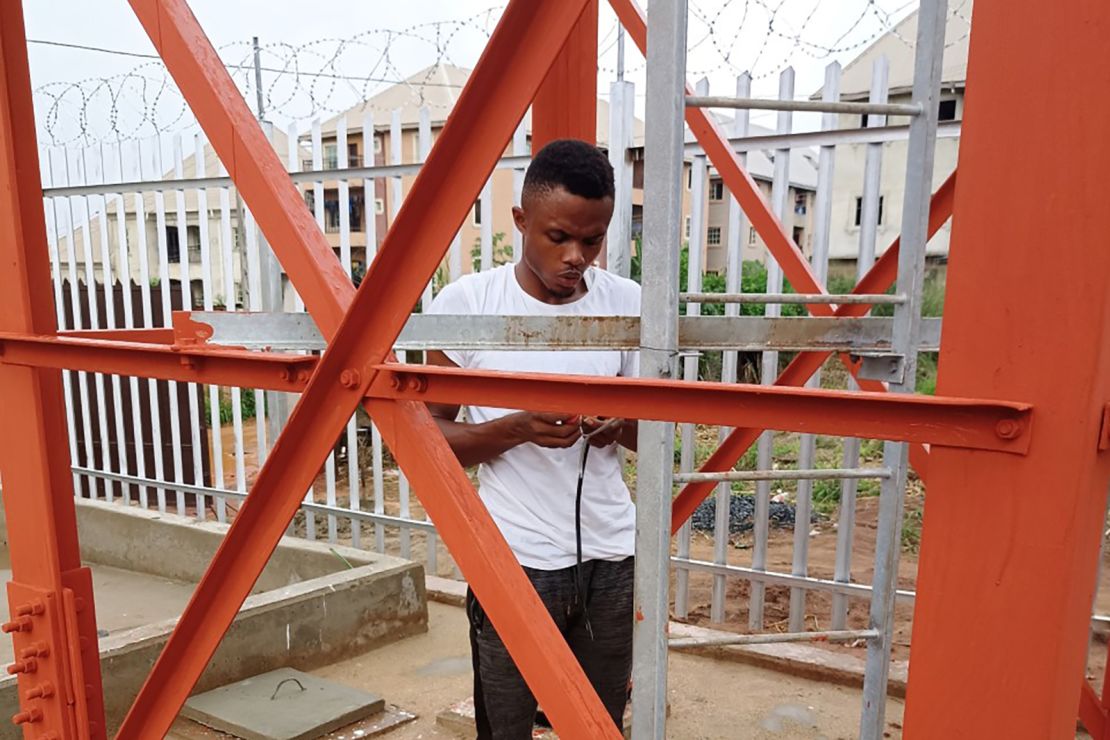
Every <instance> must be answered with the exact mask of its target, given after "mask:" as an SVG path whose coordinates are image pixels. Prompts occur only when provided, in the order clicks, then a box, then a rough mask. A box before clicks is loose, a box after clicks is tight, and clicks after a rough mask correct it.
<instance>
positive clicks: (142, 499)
mask: <svg viewBox="0 0 1110 740" xmlns="http://www.w3.org/2000/svg"><path fill="white" fill-rule="evenodd" d="M116 164H117V165H118V167H119V178H118V182H124V181H125V180H127V179H128V177H127V174H126V173H125V172H124V166H123V143H122V142H120V143H119V145H118V146H117V147H116ZM113 203H114V205H115V207H116V240H117V247H118V250H119V279H120V285H121V287H122V291H123V326H124V328H126V329H133V328H135V306H134V302H133V301H134V293H133V292H132V290H131V285H132V279H131V248H130V244H129V243H128V242H129V240H128V234H127V204H126V202H125V201H124V195H123V190H122V189H121V190H120V192H119V193H118V194H116V196H115V198H114V199H113ZM135 223H136V231H141V230H142V222H141V221H139V220H138V218H136V221H135ZM127 390H128V394H129V398H130V401H131V435H132V440H133V442H134V446H135V471H134V472H135V475H136V476H139V477H144V478H145V477H146V470H145V468H146V450H145V449H143V448H144V439H143V438H144V436H145V435H144V434H143V423H142V409H141V408H140V407H139V379H138V378H136V377H134V376H132V377H130V378H128V389H127ZM120 444H121V445H122V444H123V440H122V439H121V440H120ZM120 459H121V465H122V467H123V468H124V469H126V467H127V465H126V460H127V454H126V451H125V449H124V448H122V447H121V450H120ZM137 490H138V494H139V505H141V506H142V507H143V508H144V509H145V508H146V505H147V501H148V499H149V497H150V492H149V490H148V489H147V487H146V486H145V485H140V486H138V487H137ZM128 495H129V496H130V494H128Z"/></svg>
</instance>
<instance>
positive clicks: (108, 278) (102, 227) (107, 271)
mask: <svg viewBox="0 0 1110 740" xmlns="http://www.w3.org/2000/svg"><path fill="white" fill-rule="evenodd" d="M85 151H86V152H88V151H90V150H88V149H86V150H85ZM91 151H92V152H93V153H94V154H95V161H96V164H97V171H98V176H97V178H96V179H97V180H99V181H100V184H102V185H106V184H107V183H108V159H107V157H106V156H105V154H104V144H101V145H100V146H99V147H97V148H94V149H92V150H91ZM94 202H96V203H97V205H99V207H100V211H99V213H100V217H99V218H98V219H97V226H98V229H97V230H98V233H99V235H100V264H101V279H102V280H103V283H104V284H103V288H104V323H105V328H108V329H118V328H119V323H118V322H117V320H116V318H117V317H116V301H115V294H116V289H115V273H114V271H113V268H112V251H111V244H110V243H109V236H108V194H107V193H104V194H102V195H101V196H100V198H99V199H98V201H94ZM108 380H109V381H110V382H111V384H112V386H111V390H112V395H111V398H110V399H107V398H106V399H105V401H106V402H107V401H108V400H110V401H111V403H109V404H108V405H109V406H111V409H112V417H113V421H114V422H115V424H114V428H115V431H116V472H118V473H120V474H124V473H126V470H125V465H124V460H125V454H124V448H125V445H124V439H125V432H124V428H123V389H122V387H121V386H122V384H121V382H120V376H118V375H109V376H108ZM107 413H108V409H107V408H105V409H104V411H103V413H102V414H101V418H102V419H104V417H105V416H106V415H107ZM105 421H107V420H106V419H105ZM102 446H103V447H104V448H105V449H106V450H107V454H106V455H105V456H104V469H105V470H110V469H111V444H110V440H109V439H108V437H107V436H105V438H104V440H103V441H102ZM114 489H115V484H114V483H113V482H111V481H104V493H105V496H106V500H107V501H108V502H109V503H111V501H112V499H113V498H114V496H113V492H114ZM120 495H121V496H122V497H123V500H124V501H123V502H124V504H127V503H128V498H129V496H130V493H129V490H128V488H127V487H125V486H124V485H123V484H120Z"/></svg>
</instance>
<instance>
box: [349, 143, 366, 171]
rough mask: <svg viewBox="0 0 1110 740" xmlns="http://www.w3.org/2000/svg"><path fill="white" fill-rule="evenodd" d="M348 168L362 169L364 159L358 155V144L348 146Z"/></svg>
mask: <svg viewBox="0 0 1110 740" xmlns="http://www.w3.org/2000/svg"><path fill="white" fill-rule="evenodd" d="M347 166H348V167H362V157H360V156H359V154H358V144H348V145H347Z"/></svg>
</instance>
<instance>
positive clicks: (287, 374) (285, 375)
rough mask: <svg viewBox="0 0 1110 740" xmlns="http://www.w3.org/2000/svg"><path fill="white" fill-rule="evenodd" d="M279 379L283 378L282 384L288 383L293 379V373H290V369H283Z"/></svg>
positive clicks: (279, 373)
mask: <svg viewBox="0 0 1110 740" xmlns="http://www.w3.org/2000/svg"><path fill="white" fill-rule="evenodd" d="M278 377H279V378H281V380H282V382H284V383H288V382H289V378H291V377H292V373H290V372H289V368H287V367H283V368H282V369H281V370H280V371H278Z"/></svg>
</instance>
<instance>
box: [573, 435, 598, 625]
mask: <svg viewBox="0 0 1110 740" xmlns="http://www.w3.org/2000/svg"><path fill="white" fill-rule="evenodd" d="M582 442H583V444H584V445H585V447H583V448H582V462H581V463H580V464H579V466H578V491H577V492H576V493H575V496H574V537H575V540H576V545H577V553H576V559H575V561H574V589H575V592H576V593H577V595H578V603H579V604H581V606H582V618H583V619H585V620H586V632H588V633H589V635H590V639H591V640H592V639H594V628H593V625H591V624H590V612H589V609H587V608H586V584H585V583H584V582H583V579H582V483H583V481H584V480H585V479H586V461H587V460H588V459H589V457H590V440H589V439H588V438H586V437H583V438H582Z"/></svg>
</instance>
